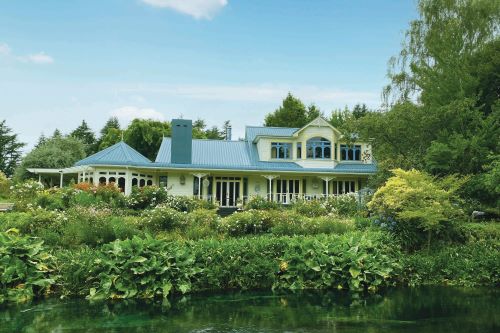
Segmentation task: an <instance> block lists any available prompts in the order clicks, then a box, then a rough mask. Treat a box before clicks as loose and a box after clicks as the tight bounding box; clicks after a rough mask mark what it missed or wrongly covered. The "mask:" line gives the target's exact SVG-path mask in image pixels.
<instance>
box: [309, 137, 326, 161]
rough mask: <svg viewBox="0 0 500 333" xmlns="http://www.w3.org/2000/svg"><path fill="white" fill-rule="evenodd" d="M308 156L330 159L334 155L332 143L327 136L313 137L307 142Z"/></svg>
mask: <svg viewBox="0 0 500 333" xmlns="http://www.w3.org/2000/svg"><path fill="white" fill-rule="evenodd" d="M306 151H307V158H313V159H329V158H331V157H332V143H331V142H330V141H329V140H327V139H325V138H319V137H316V138H311V139H309V140H307V143H306Z"/></svg>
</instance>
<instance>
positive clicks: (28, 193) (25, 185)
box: [10, 179, 43, 203]
mask: <svg viewBox="0 0 500 333" xmlns="http://www.w3.org/2000/svg"><path fill="white" fill-rule="evenodd" d="M10 189H11V191H12V192H11V195H12V197H13V198H14V199H16V200H17V201H19V202H25V203H27V202H26V201H29V200H32V199H34V198H35V197H36V195H37V194H38V192H39V191H42V190H43V185H42V184H40V183H39V182H36V181H34V180H31V179H30V180H27V181H25V182H22V183H17V184H15V185H13V186H11V187H10Z"/></svg>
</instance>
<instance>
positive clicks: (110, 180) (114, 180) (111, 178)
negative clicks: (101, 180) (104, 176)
mask: <svg viewBox="0 0 500 333" xmlns="http://www.w3.org/2000/svg"><path fill="white" fill-rule="evenodd" d="M108 183H110V184H111V183H116V178H115V177H109V179H108Z"/></svg>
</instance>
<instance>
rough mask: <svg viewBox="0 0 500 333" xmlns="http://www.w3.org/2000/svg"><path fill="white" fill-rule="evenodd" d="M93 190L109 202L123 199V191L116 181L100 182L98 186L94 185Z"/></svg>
mask: <svg viewBox="0 0 500 333" xmlns="http://www.w3.org/2000/svg"><path fill="white" fill-rule="evenodd" d="M92 191H94V193H95V195H96V197H98V198H99V199H101V200H102V201H104V202H107V203H111V202H113V201H115V200H118V201H122V200H123V194H122V192H121V191H120V189H119V188H118V187H117V186H116V185H115V184H114V183H109V184H99V185H98V186H97V187H95V188H94V187H93V188H92Z"/></svg>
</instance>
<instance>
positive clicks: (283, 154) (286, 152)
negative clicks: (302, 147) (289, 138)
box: [271, 142, 292, 159]
mask: <svg viewBox="0 0 500 333" xmlns="http://www.w3.org/2000/svg"><path fill="white" fill-rule="evenodd" d="M291 153H292V144H291V143H285V142H272V143H271V158H276V159H289V158H291Z"/></svg>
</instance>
